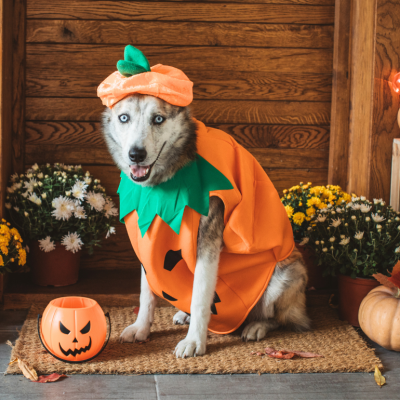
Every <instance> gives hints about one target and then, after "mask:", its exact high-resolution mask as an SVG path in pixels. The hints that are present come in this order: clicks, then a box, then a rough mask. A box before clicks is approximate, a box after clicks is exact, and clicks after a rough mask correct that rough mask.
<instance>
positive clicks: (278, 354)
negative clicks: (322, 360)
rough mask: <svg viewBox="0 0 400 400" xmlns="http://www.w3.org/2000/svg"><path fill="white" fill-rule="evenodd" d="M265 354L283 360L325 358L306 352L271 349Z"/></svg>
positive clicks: (268, 348)
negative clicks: (295, 357) (296, 357)
mask: <svg viewBox="0 0 400 400" xmlns="http://www.w3.org/2000/svg"><path fill="white" fill-rule="evenodd" d="M265 354H266V355H268V356H270V357H274V358H283V359H290V358H293V357H294V356H298V357H302V358H314V357H323V356H322V355H320V354H316V353H311V352H306V351H296V350H284V349H283V350H279V351H277V350H274V349H273V348H271V347H267V348H266V349H265Z"/></svg>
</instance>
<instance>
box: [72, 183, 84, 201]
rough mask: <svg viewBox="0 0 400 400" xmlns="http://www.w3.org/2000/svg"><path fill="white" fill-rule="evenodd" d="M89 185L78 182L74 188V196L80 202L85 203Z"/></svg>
mask: <svg viewBox="0 0 400 400" xmlns="http://www.w3.org/2000/svg"><path fill="white" fill-rule="evenodd" d="M86 188H87V184H86V183H85V182H82V181H76V182H75V184H74V186H72V188H71V193H72V196H74V197H75V198H76V199H78V200H79V201H83V199H84V198H85V193H86Z"/></svg>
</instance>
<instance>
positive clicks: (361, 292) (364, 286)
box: [338, 275, 380, 327]
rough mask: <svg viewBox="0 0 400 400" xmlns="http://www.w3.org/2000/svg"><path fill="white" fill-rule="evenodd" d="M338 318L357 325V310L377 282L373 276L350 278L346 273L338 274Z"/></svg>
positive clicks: (377, 284)
mask: <svg viewBox="0 0 400 400" xmlns="http://www.w3.org/2000/svg"><path fill="white" fill-rule="evenodd" d="M338 278H339V279H338V281H339V318H340V319H341V320H342V321H347V322H348V323H349V324H350V325H353V326H357V327H359V326H360V324H359V322H358V310H359V308H360V305H361V302H362V301H363V299H364V297H365V296H366V295H367V294H368V293H369V292H370V291H371V290H372V289H374V288H376V287H377V286H379V285H380V284H379V282H378V281H376V280H375V279H373V278H356V279H353V278H350V276H347V275H339V276H338Z"/></svg>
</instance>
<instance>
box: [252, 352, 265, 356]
mask: <svg viewBox="0 0 400 400" xmlns="http://www.w3.org/2000/svg"><path fill="white" fill-rule="evenodd" d="M250 354H251V355H252V356H263V355H264V354H263V353H261V351H252V352H251V353H250Z"/></svg>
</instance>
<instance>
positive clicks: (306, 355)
mask: <svg viewBox="0 0 400 400" xmlns="http://www.w3.org/2000/svg"><path fill="white" fill-rule="evenodd" d="M282 351H287V352H288V353H294V354H295V355H296V356H299V357H302V358H315V357H323V356H322V355H321V354H316V353H311V352H308V351H295V350H282Z"/></svg>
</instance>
